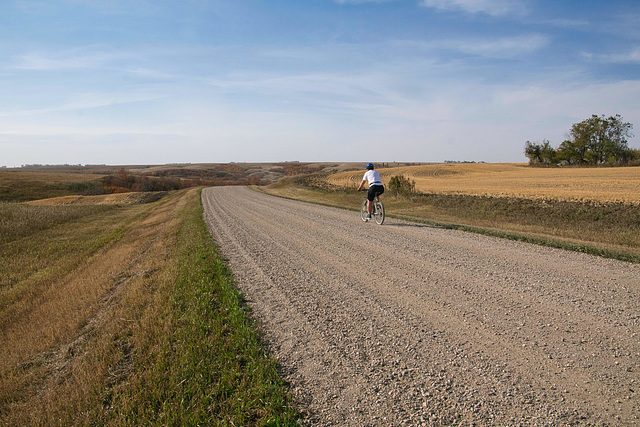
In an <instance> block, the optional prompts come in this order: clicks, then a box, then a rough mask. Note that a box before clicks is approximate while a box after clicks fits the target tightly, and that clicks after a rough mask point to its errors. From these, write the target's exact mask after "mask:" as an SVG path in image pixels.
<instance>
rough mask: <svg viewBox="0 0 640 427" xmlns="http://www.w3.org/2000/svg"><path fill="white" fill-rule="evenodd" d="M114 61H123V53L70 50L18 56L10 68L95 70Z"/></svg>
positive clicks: (87, 49) (89, 49) (88, 49)
mask: <svg viewBox="0 0 640 427" xmlns="http://www.w3.org/2000/svg"><path fill="white" fill-rule="evenodd" d="M116 59H118V60H121V59H124V57H123V53H122V52H120V53H110V52H106V51H102V50H100V49H97V48H83V49H72V50H69V51H64V52H55V53H42V52H31V53H25V54H23V55H20V56H19V57H18V60H17V62H16V63H15V64H14V65H13V67H12V68H16V69H22V70H33V71H60V70H72V69H82V68H96V67H100V66H104V65H105V64H108V63H110V62H113V61H114V60H116Z"/></svg>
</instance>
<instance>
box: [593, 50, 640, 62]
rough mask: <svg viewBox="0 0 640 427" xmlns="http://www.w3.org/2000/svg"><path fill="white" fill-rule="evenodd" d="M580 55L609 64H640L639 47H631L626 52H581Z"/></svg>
mask: <svg viewBox="0 0 640 427" xmlns="http://www.w3.org/2000/svg"><path fill="white" fill-rule="evenodd" d="M582 56H583V57H585V58H587V59H590V60H595V61H598V62H604V63H609V64H640V47H636V48H633V49H631V50H629V51H627V52H619V53H611V54H600V55H599V54H594V53H591V52H583V53H582Z"/></svg>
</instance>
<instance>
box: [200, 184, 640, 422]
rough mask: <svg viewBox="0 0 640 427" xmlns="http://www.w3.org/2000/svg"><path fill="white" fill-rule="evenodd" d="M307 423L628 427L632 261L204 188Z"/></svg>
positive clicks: (210, 220)
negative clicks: (372, 220) (367, 218)
mask: <svg viewBox="0 0 640 427" xmlns="http://www.w3.org/2000/svg"><path fill="white" fill-rule="evenodd" d="M202 199H203V205H204V211H205V219H206V221H207V224H208V226H209V229H210V232H211V234H212V236H213V238H214V239H215V241H216V243H217V245H218V246H219V247H220V249H221V251H222V253H223V254H224V256H225V257H226V258H227V259H228V261H229V264H230V266H231V268H232V270H233V272H234V275H235V277H236V281H237V284H238V286H239V288H240V289H241V290H242V291H243V292H244V294H245V297H246V299H247V300H248V303H249V305H250V306H251V307H252V309H253V312H254V314H255V316H256V317H257V318H258V319H259V320H260V322H261V327H262V329H263V333H264V337H265V340H266V343H267V349H268V351H269V352H270V353H271V355H272V356H274V357H275V358H277V359H278V361H279V362H280V364H281V366H282V373H283V375H284V377H285V379H286V380H287V381H288V382H289V384H290V387H291V391H292V393H293V395H294V396H295V397H296V399H297V401H298V404H299V407H300V408H301V409H302V410H303V412H304V414H305V418H304V420H303V423H304V424H305V425H319V426H330V425H352V426H364V425H418V426H419V425H429V426H431V425H514V426H519V425H539V426H543V425H554V426H555V425H576V424H577V425H630V424H635V423H637V422H638V417H639V416H640V399H639V398H638V391H639V389H640V368H639V367H638V366H640V363H639V362H640V266H639V265H635V264H629V263H624V262H619V261H613V260H606V259H602V258H597V257H593V256H588V255H584V254H579V253H573V252H568V251H562V250H556V249H550V248H544V247H540V246H535V245H530V244H526V243H520V242H513V241H509V240H503V239H497V238H491V237H486V236H481V235H475V234H470V233H465V232H460V231H455V230H447V229H442V228H437V227H431V226H425V225H419V224H413V223H409V222H403V221H399V220H394V219H392V218H388V219H387V220H386V221H385V224H384V225H383V226H378V225H376V224H371V223H363V222H362V221H361V220H360V218H359V213H355V212H350V211H344V210H340V209H333V208H328V207H322V206H316V205H312V204H307V203H301V202H295V201H291V200H285V199H279V198H276V197H272V196H268V195H265V194H262V193H259V192H256V191H252V190H250V189H248V188H242V187H215V188H208V189H205V190H204V191H203V193H202Z"/></svg>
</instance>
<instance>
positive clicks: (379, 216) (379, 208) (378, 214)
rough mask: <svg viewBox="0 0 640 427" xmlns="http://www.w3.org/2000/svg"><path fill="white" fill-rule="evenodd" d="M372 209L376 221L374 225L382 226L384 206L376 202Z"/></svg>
mask: <svg viewBox="0 0 640 427" xmlns="http://www.w3.org/2000/svg"><path fill="white" fill-rule="evenodd" d="M374 207H375V213H374V218H375V219H376V224H378V225H382V223H383V222H384V205H383V204H382V202H376V204H375V206H374Z"/></svg>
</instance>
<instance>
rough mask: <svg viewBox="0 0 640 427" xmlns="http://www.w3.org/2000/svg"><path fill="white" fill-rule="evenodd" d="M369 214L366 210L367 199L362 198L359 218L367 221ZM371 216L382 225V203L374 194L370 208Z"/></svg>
mask: <svg viewBox="0 0 640 427" xmlns="http://www.w3.org/2000/svg"><path fill="white" fill-rule="evenodd" d="M368 214H369V212H368V210H367V199H366V198H365V199H364V202H362V208H360V218H362V220H363V221H364V222H367V221H369V220H368V219H367V215H368ZM371 216H372V218H373V219H374V220H375V221H376V224H378V225H382V223H383V222H384V205H383V204H382V202H381V201H380V198H379V197H378V196H377V195H376V198H375V199H374V201H373V209H371Z"/></svg>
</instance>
